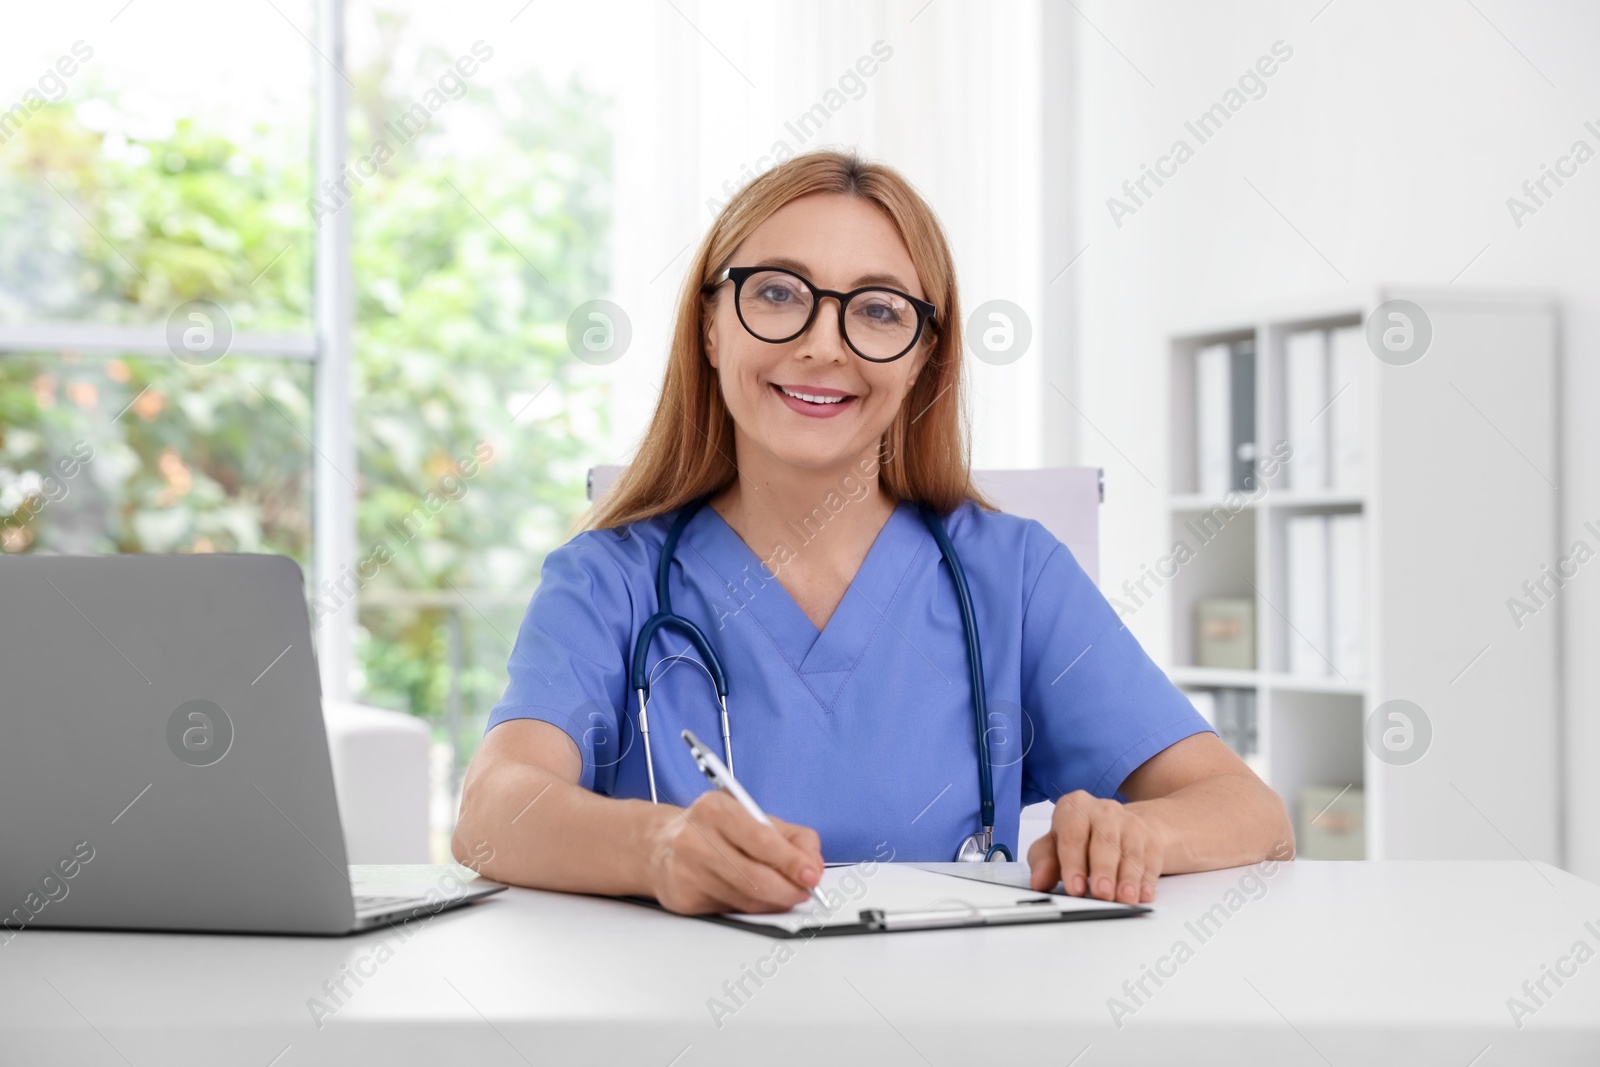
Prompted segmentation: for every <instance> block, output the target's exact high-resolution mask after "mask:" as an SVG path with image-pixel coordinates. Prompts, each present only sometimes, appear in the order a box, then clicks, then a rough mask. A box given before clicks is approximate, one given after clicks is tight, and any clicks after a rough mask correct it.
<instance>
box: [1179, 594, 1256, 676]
mask: <svg viewBox="0 0 1600 1067" xmlns="http://www.w3.org/2000/svg"><path fill="white" fill-rule="evenodd" d="M1194 633H1195V648H1194V662H1195V665H1196V666H1197V667H1222V668H1227V669H1231V670H1241V671H1253V670H1255V667H1256V603H1255V601H1254V600H1251V599H1249V598H1248V597H1213V598H1211V599H1209V600H1202V601H1200V602H1198V603H1197V604H1195V606H1194Z"/></svg>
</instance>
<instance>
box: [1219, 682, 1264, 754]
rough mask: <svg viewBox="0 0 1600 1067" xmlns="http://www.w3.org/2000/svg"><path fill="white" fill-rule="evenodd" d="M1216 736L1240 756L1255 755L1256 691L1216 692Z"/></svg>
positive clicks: (1221, 690)
mask: <svg viewBox="0 0 1600 1067" xmlns="http://www.w3.org/2000/svg"><path fill="white" fill-rule="evenodd" d="M1215 725H1216V727H1217V736H1218V737H1220V738H1222V741H1223V743H1224V744H1226V745H1227V746H1228V747H1229V748H1231V749H1233V751H1234V752H1236V753H1238V754H1239V755H1240V756H1242V757H1243V756H1253V755H1255V754H1256V747H1257V733H1256V691H1255V690H1254V689H1218V690H1217V721H1216V724H1215Z"/></svg>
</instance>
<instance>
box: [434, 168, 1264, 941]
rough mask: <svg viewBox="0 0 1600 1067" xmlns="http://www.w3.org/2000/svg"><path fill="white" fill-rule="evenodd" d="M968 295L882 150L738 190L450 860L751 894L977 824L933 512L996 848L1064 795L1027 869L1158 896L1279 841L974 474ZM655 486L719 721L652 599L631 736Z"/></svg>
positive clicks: (1193, 726)
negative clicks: (723, 775)
mask: <svg viewBox="0 0 1600 1067" xmlns="http://www.w3.org/2000/svg"><path fill="white" fill-rule="evenodd" d="M960 323H961V309H960V304H959V301H958V299H957V290H956V276H955V266H954V263H953V262H952V259H951V255H950V250H949V247H948V246H947V244H946V242H945V238H944V235H943V233H942V231H941V228H940V226H939V223H938V221H937V219H936V218H935V216H934V214H933V212H932V211H931V210H930V208H929V207H928V205H927V204H926V203H924V202H923V200H922V199H921V198H920V197H919V196H918V194H917V193H916V192H915V191H914V190H913V189H912V188H911V187H910V185H909V184H908V183H907V182H906V181H905V180H904V179H903V178H902V177H901V176H900V175H899V174H898V173H896V172H895V171H893V170H891V169H889V168H887V167H884V166H880V165H876V164H872V163H866V162H863V161H861V160H859V159H857V158H855V157H854V156H849V155H842V154H839V153H834V152H815V153H810V154H807V155H803V156H799V157H796V158H795V159H792V160H789V161H787V162H785V163H782V164H780V165H778V166H776V167H774V168H772V169H771V170H769V171H767V172H766V173H765V174H763V175H762V176H760V177H758V178H757V179H755V180H754V181H753V182H751V183H750V184H749V185H747V186H746V187H745V188H744V189H743V190H741V191H740V192H739V193H738V194H737V195H735V196H734V198H733V199H732V200H731V201H730V202H729V203H728V205H727V206H726V207H725V208H724V209H723V211H722V213H721V215H720V216H719V217H718V218H717V220H716V222H715V223H714V224H713V225H712V227H711V229H710V232H709V233H708V234H707V235H706V237H705V239H704V241H703V242H702V243H701V245H700V248H699V251H698V253H697V254H696V256H695V258H694V261H693V263H692V265H691V267H690V269H689V278H688V282H687V284H686V285H685V287H684V290H683V293H682V296H681V299H680V301H679V306H678V315H677V325H676V329H675V331H674V334H673V338H672V348H671V352H670V354H669V358H668V365H667V371H666V377H665V381H664V383H663V385H662V390H661V396H660V400H659V402H658V404H657V406H656V410H655V415H654V417H653V419H652V420H651V423H650V426H649V429H648V431H647V433H646V434H645V436H644V438H643V441H642V443H641V445H640V447H639V449H638V453H637V456H636V458H635V459H634V461H633V462H632V464H631V465H630V466H629V467H628V469H627V471H626V472H625V473H624V474H623V475H622V477H621V478H620V480H619V481H618V482H617V483H616V485H615V486H614V487H613V488H612V489H611V490H610V491H609V492H608V493H607V494H606V495H605V497H604V498H603V499H602V500H601V501H600V502H599V503H598V504H597V506H596V507H595V509H594V510H593V511H592V512H591V514H590V515H589V516H588V518H587V523H586V525H587V528H586V529H585V530H584V532H582V533H579V534H578V535H577V536H576V537H574V538H572V540H570V541H569V542H567V543H566V544H565V545H563V546H561V547H560V548H558V549H556V550H555V551H554V552H552V553H551V554H550V555H549V556H548V558H547V559H546V561H545V563H544V568H543V574H542V579H541V584H540V586H539V589H538V591H537V593H536V594H535V595H534V597H533V601H532V603H531V604H530V605H529V607H528V611H527V614H526V617H525V618H524V620H523V623H522V626H521V629H520V631H519V633H518V636H517V640H516V644H515V647H514V648H513V650H512V654H511V657H510V663H509V671H510V683H509V684H508V686H507V687H506V691H505V695H504V697H503V698H502V699H501V700H500V702H499V703H498V704H496V705H495V707H494V709H493V710H492V712H491V714H490V716H489V724H488V729H487V733H486V736H485V738H484V739H483V741H482V743H481V744H480V746H479V748H478V751H477V754H476V756H475V757H474V758H473V761H472V764H471V766H470V767H469V768H468V771H467V775H466V780H465V783H464V787H463V793H462V802H461V812H460V818H459V821H458V823H457V826H456V831H455V837H454V840H453V842H452V848H453V851H454V853H455V855H456V857H457V858H458V859H459V860H460V861H462V862H463V863H466V864H468V865H470V866H472V867H475V868H477V869H478V870H480V871H481V873H483V874H484V875H486V876H488V877H490V878H494V879H497V880H500V881H504V882H511V883H515V884H519V885H526V886H533V887H538V888H547V889H558V890H567V891H575V892H585V893H600V894H616V895H642V896H651V897H654V898H656V899H657V900H659V901H660V902H661V903H662V904H663V905H664V906H665V907H667V908H669V909H671V910H673V911H678V912H684V913H697V912H713V911H736V912H758V911H781V910H785V909H787V908H790V907H792V906H794V905H796V904H799V903H801V902H802V901H804V900H805V899H806V898H807V895H808V894H807V890H808V888H809V887H811V886H813V885H815V884H816V883H817V881H818V879H819V878H820V877H821V875H822V867H823V861H824V860H825V859H826V860H827V861H829V862H833V861H852V860H864V859H871V858H878V859H885V858H890V857H892V858H894V859H897V860H949V859H952V858H954V856H955V853H956V850H957V848H958V846H960V845H961V844H962V843H963V841H964V840H965V839H967V838H968V837H969V836H970V835H973V834H975V833H977V834H979V835H980V841H981V834H982V831H983V822H982V820H981V814H982V812H981V805H980V794H981V787H982V781H981V776H980V774H979V743H978V737H977V733H978V731H977V724H976V721H975V718H974V711H973V709H974V700H973V692H972V689H971V687H970V686H969V658H968V652H967V649H968V645H967V641H966V631H965V629H964V627H963V612H962V606H961V602H960V600H959V597H958V593H957V591H956V587H955V584H954V580H953V574H952V568H951V566H950V565H949V563H947V562H946V561H945V559H944V556H943V554H942V553H941V550H940V546H939V544H938V543H937V541H936V539H935V536H934V533H933V530H932V527H930V526H929V525H928V522H929V520H931V519H934V518H936V519H937V520H938V521H940V522H941V523H942V526H943V529H944V531H946V532H947V534H948V539H949V542H950V545H951V547H952V549H953V550H954V553H955V555H956V557H957V558H958V560H959V561H960V566H961V569H962V570H963V571H964V573H965V578H966V582H967V585H968V587H969V589H970V598H971V603H970V607H971V613H972V616H973V617H974V618H975V621H976V631H977V635H978V643H979V644H980V646H981V653H980V657H981V664H982V672H983V691H984V695H985V697H986V705H987V706H986V709H985V716H986V719H987V721H988V723H989V728H988V730H987V737H986V738H985V740H986V741H987V743H988V745H987V747H988V756H989V765H990V772H991V773H990V787H991V790H992V794H993V798H994V803H993V809H994V814H993V816H992V820H993V841H994V843H995V844H996V845H1003V846H1005V848H1006V849H1014V848H1015V846H1016V839H1017V833H1018V816H1019V813H1020V811H1021V809H1022V807H1023V806H1024V805H1026V804H1030V803H1034V802H1037V801H1042V800H1054V801H1056V805H1055V811H1054V815H1053V817H1052V821H1051V828H1050V831H1049V832H1048V833H1047V834H1045V836H1043V837H1042V838H1040V839H1039V840H1038V841H1037V842H1035V843H1034V845H1033V846H1032V848H1030V849H1029V851H1028V854H1027V857H1026V858H1027V860H1028V862H1029V864H1030V865H1031V867H1032V871H1033V876H1032V877H1033V885H1034V887H1035V888H1039V889H1045V888H1048V887H1050V886H1053V885H1054V884H1055V882H1056V881H1057V879H1058V878H1059V879H1060V880H1061V881H1062V882H1063V883H1064V885H1065V888H1066V890H1067V891H1068V892H1069V893H1072V894H1074V895H1079V896H1084V895H1088V896H1093V897H1097V898H1100V899H1103V900H1113V899H1114V900H1119V901H1123V902H1125V903H1135V902H1148V901H1151V900H1153V899H1154V897H1155V891H1156V879H1157V878H1158V876H1160V875H1161V874H1163V873H1179V872H1185V871H1197V870H1207V869H1211V868H1216V867H1227V866H1235V865H1239V864H1245V863H1251V862H1255V861H1258V860H1261V859H1263V858H1265V857H1267V856H1268V855H1269V854H1272V855H1274V856H1276V857H1277V858H1284V856H1285V855H1287V854H1288V853H1289V851H1290V850H1291V849H1292V847H1293V846H1292V842H1293V831H1292V830H1291V828H1290V826H1289V823H1288V819H1287V817H1286V815H1285V811H1284V807H1283V804H1282V802H1281V801H1280V800H1279V799H1278V797H1277V795H1276V794H1275V793H1273V792H1272V791H1271V790H1270V789H1268V788H1267V787H1266V786H1265V785H1264V784H1263V783H1262V782H1261V781H1260V779H1259V778H1257V777H1256V776H1255V774H1253V773H1252V772H1251V771H1250V770H1249V768H1247V767H1246V766H1245V765H1244V764H1243V763H1242V762H1241V761H1240V760H1239V759H1238V757H1236V756H1235V755H1234V754H1233V753H1232V752H1231V751H1230V750H1229V749H1228V748H1227V747H1226V746H1225V745H1223V744H1222V742H1221V741H1220V740H1219V739H1218V738H1217V736H1216V734H1215V733H1213V732H1212V731H1211V730H1210V728H1209V727H1208V726H1207V725H1206V723H1205V721H1204V720H1203V719H1202V718H1201V717H1200V716H1199V715H1198V714H1197V713H1196V712H1195V710H1194V709H1193V707H1192V706H1191V705H1190V703H1189V701H1188V700H1187V699H1186V698H1185V697H1184V696H1183V695H1182V694H1181V693H1180V692H1179V691H1178V690H1177V689H1176V688H1174V687H1173V685H1172V683H1171V682H1170V681H1168V679H1167V678H1166V677H1165V676H1164V675H1163V674H1162V673H1161V671H1160V670H1159V669H1158V668H1157V667H1156V666H1155V665H1154V664H1153V663H1152V662H1151V660H1150V659H1149V658H1148V657H1147V656H1146V655H1145V653H1144V651H1143V650H1142V649H1141V648H1140V647H1139V644H1138V643H1137V642H1136V641H1135V640H1134V638H1133V636H1132V635H1131V634H1130V633H1129V632H1128V631H1127V629H1126V628H1124V627H1123V625H1122V624H1121V622H1120V621H1119V619H1118V618H1117V615H1116V613H1115V612H1114V611H1113V610H1112V608H1111V607H1110V606H1109V605H1108V603H1107V602H1106V600H1105V599H1104V597H1102V596H1101V594H1100V593H1099V591H1098V590H1097V589H1096V588H1095V586H1094V585H1093V583H1092V582H1090V580H1089V579H1088V578H1087V577H1086V576H1085V574H1084V572H1083V571H1082V570H1081V569H1080V568H1079V566H1078V564H1077V562H1076V561H1075V560H1074V559H1073V557H1072V554H1071V552H1070V551H1069V550H1068V549H1067V548H1066V547H1065V546H1063V545H1062V544H1061V543H1059V542H1058V541H1057V540H1056V539H1055V538H1054V537H1053V536H1051V534H1050V533H1048V532H1047V531H1046V530H1045V529H1044V527H1043V526H1041V525H1039V524H1038V523H1037V522H1033V521H1030V520H1025V519H1022V518H1019V517H1016V516H1013V515H1008V514H1004V513H1002V512H999V511H996V510H994V509H993V508H992V506H991V505H989V504H988V502H987V501H985V500H984V499H983V498H982V497H981V495H980V494H979V493H978V492H977V491H976V490H975V489H974V487H973V485H972V483H971V480H970V476H969V470H968V465H967V441H966V428H965V422H964V415H963V411H964V408H963V403H964V384H963V381H962V367H961V361H962V337H961V332H960ZM923 506H925V507H926V509H927V510H926V512H925V511H924V510H923ZM678 519H686V520H687V521H686V522H685V523H684V524H683V525H682V527H681V530H680V535H681V536H680V539H679V540H678V542H677V544H676V546H675V549H674V551H673V552H672V553H671V554H670V563H669V565H668V571H667V582H668V587H667V588H668V594H669V599H670V601H671V604H670V606H671V610H672V611H674V612H675V613H676V614H677V615H680V616H683V617H686V618H687V619H689V620H690V621H691V622H692V623H693V624H694V625H696V626H698V628H699V630H700V631H701V632H702V633H703V634H704V636H705V638H706V641H707V643H708V644H709V645H710V646H711V648H712V649H713V650H714V652H713V655H714V657H715V658H716V659H717V660H719V661H720V665H721V668H722V671H723V672H724V675H725V682H726V690H727V721H728V724H729V734H728V736H729V740H730V744H729V745H728V746H722V745H719V741H720V739H721V738H722V737H723V729H722V717H721V706H720V703H719V700H718V695H717V691H716V689H715V688H714V687H713V682H712V679H711V676H710V673H709V672H708V670H707V669H706V668H705V667H704V666H703V665H702V664H703V662H704V659H705V657H703V656H702V655H700V653H699V651H698V650H697V647H696V645H695V644H694V642H693V641H692V640H691V638H690V637H689V636H687V634H686V632H685V631H684V630H683V629H681V628H675V627H672V626H666V627H662V628H661V629H659V630H656V631H655V632H654V634H653V636H651V637H650V638H649V639H648V650H647V651H648V655H647V656H646V658H645V660H644V667H645V668H646V669H647V670H648V674H649V677H648V681H647V684H648V705H647V708H648V712H647V716H646V718H647V724H648V731H649V733H648V746H647V745H646V741H645V739H644V738H643V737H641V733H640V730H639V725H640V723H639V696H638V694H637V693H636V691H635V685H634V681H633V679H632V678H630V668H631V666H632V658H633V652H634V644H635V640H636V638H637V637H638V635H639V633H640V630H641V628H642V627H644V625H645V623H646V622H647V620H649V619H650V618H651V616H653V615H654V614H655V613H656V612H657V611H658V609H659V608H660V607H661V605H660V604H659V602H658V600H659V598H658V594H657V567H658V562H659V560H660V558H661V556H662V553H663V549H664V547H665V546H666V541H667V537H668V533H669V530H670V529H671V527H672V526H673V525H674V522H675V521H676V520H678ZM684 728H688V729H691V730H693V731H694V732H695V733H696V734H697V735H699V736H700V737H701V738H703V739H704V740H705V743H706V744H707V745H708V746H709V747H710V748H711V749H712V750H713V751H717V750H719V749H721V751H722V752H724V753H726V752H729V751H731V754H732V756H733V757H734V759H735V761H736V762H735V763H734V772H735V774H736V775H737V776H738V778H739V780H740V782H741V783H743V785H744V786H745V788H746V789H747V790H748V791H749V792H750V794H751V795H752V796H753V797H754V798H755V799H756V801H757V802H758V803H759V804H760V805H761V806H762V807H763V808H764V809H765V810H766V811H767V813H768V814H769V815H771V816H772V818H773V823H774V826H772V827H769V826H764V825H762V824H761V823H760V822H758V821H757V820H756V819H755V818H753V817H752V816H751V815H749V814H747V813H746V812H745V811H744V809H743V808H741V807H740V806H739V804H738V803H736V802H735V801H734V800H733V799H732V798H730V797H729V796H728V795H727V794H725V793H723V792H721V791H720V790H716V789H713V788H711V787H710V786H709V783H708V782H707V781H706V779H705V778H704V777H703V776H702V775H701V773H700V771H699V770H698V768H697V767H696V765H695V763H694V761H693V759H692V758H691V756H690V753H689V752H688V751H687V749H686V748H685V747H684V745H683V743H682V741H681V740H680V739H679V734H680V731H681V730H683V729H684ZM647 747H648V752H647ZM647 756H648V759H647ZM652 791H654V793H655V795H656V796H657V798H658V802H652V800H651V796H652ZM969 850H970V849H969ZM996 855H1003V853H996Z"/></svg>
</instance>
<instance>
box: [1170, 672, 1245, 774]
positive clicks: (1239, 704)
mask: <svg viewBox="0 0 1600 1067" xmlns="http://www.w3.org/2000/svg"><path fill="white" fill-rule="evenodd" d="M1183 695H1184V696H1186V697H1188V698H1189V703H1191V704H1193V705H1194V708H1195V710H1196V711H1198V712H1199V713H1200V715H1201V717H1202V718H1204V719H1205V720H1206V722H1208V723H1210V724H1211V727H1212V729H1214V730H1216V731H1217V737H1219V738H1220V739H1221V740H1222V743H1223V744H1225V745H1227V746H1228V747H1229V748H1231V749H1232V750H1233V751H1234V752H1235V753H1236V754H1237V755H1239V756H1240V757H1242V758H1245V759H1247V760H1248V759H1250V758H1251V757H1254V756H1255V755H1256V754H1257V753H1258V752H1259V751H1260V747H1261V746H1260V733H1259V731H1258V730H1257V727H1256V722H1257V717H1256V691H1255V690H1254V689H1239V688H1235V687H1231V686H1224V687H1222V688H1219V689H1185V690H1183Z"/></svg>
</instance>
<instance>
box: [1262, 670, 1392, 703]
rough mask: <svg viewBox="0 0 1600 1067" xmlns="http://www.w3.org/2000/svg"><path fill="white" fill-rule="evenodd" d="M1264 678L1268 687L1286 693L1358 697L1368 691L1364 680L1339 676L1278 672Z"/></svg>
mask: <svg viewBox="0 0 1600 1067" xmlns="http://www.w3.org/2000/svg"><path fill="white" fill-rule="evenodd" d="M1263 680H1264V681H1265V683H1266V685H1267V688H1269V689H1276V690H1278V691H1279V692H1284V693H1338V694H1345V695H1348V696H1357V697H1358V696H1363V695H1365V694H1366V691H1367V686H1366V683H1365V682H1364V681H1361V680H1353V681H1346V680H1345V679H1343V678H1338V677H1328V678H1321V677H1317V676H1315V675H1303V674H1281V673H1278V674H1267V675H1264V676H1263Z"/></svg>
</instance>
